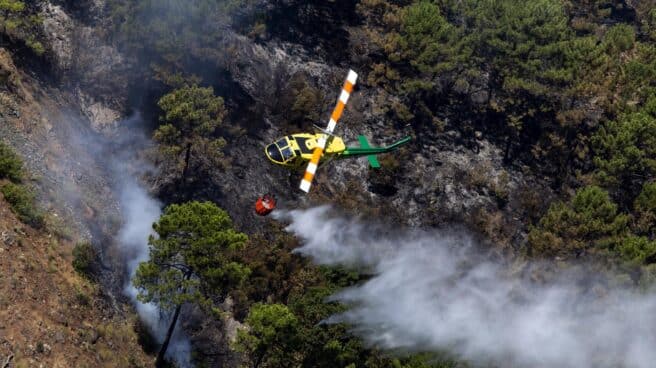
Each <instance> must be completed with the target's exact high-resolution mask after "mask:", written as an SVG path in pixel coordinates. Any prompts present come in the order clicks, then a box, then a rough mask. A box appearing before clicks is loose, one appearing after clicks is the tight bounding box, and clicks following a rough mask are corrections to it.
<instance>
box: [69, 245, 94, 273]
mask: <svg viewBox="0 0 656 368" xmlns="http://www.w3.org/2000/svg"><path fill="white" fill-rule="evenodd" d="M95 261H96V250H95V249H94V248H93V245H91V243H89V242H83V243H77V244H75V247H74V248H73V269H75V271H77V272H78V273H79V274H80V275H82V276H89V275H90V274H91V270H92V267H93V264H94V262H95Z"/></svg>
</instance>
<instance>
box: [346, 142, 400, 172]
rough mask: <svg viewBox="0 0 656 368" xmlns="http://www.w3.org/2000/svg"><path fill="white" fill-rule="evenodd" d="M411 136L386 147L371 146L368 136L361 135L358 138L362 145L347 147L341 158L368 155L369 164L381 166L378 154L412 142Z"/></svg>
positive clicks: (375, 166) (374, 166) (376, 166)
mask: <svg viewBox="0 0 656 368" xmlns="http://www.w3.org/2000/svg"><path fill="white" fill-rule="evenodd" d="M411 139H412V138H411V137H405V138H403V139H401V140H399V141H397V142H394V143H393V144H391V145H389V146H386V147H371V146H370V145H369V142H368V141H367V138H365V137H364V136H362V135H360V136H358V140H359V141H360V147H347V148H346V150H345V151H344V152H342V154H341V155H340V158H346V157H353V156H367V159H368V160H369V165H370V166H371V167H373V168H375V169H377V168H380V163H379V162H378V159H377V158H376V155H378V154H381V153H388V152H392V151H395V150H397V149H398V148H399V147H401V146H403V145H404V144H407V143H408V142H410V140H411Z"/></svg>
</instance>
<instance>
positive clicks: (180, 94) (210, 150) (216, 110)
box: [153, 85, 226, 180]
mask: <svg viewBox="0 0 656 368" xmlns="http://www.w3.org/2000/svg"><path fill="white" fill-rule="evenodd" d="M158 105H159V107H160V108H161V109H162V111H163V113H164V114H163V115H162V116H161V117H160V120H161V121H162V125H160V127H159V128H157V130H156V131H155V133H154V135H153V138H154V139H155V141H157V142H158V143H160V146H161V147H160V148H161V152H162V153H163V154H164V155H165V157H167V159H168V160H170V161H171V162H172V163H173V164H175V165H176V166H177V167H180V168H181V171H182V178H183V180H184V179H186V177H187V175H188V173H189V168H190V164H195V166H194V167H193V169H194V173H195V174H196V175H202V174H203V173H204V172H203V170H208V169H210V168H211V167H214V166H217V165H221V164H222V162H221V159H222V158H223V155H222V153H221V148H223V146H224V145H225V141H224V140H223V139H222V138H216V136H215V135H216V133H217V129H218V128H219V126H220V125H221V123H222V122H223V118H224V117H225V115H226V111H225V107H224V103H223V99H222V98H221V97H217V96H215V95H214V90H213V89H212V88H211V87H208V88H203V87H199V86H197V85H192V86H185V87H182V88H179V89H176V90H174V91H172V92H171V93H169V94H167V95H165V96H163V97H162V98H161V99H160V100H159V103H158ZM199 170H200V171H201V172H199Z"/></svg>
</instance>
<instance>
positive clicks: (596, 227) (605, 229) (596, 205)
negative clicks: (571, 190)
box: [528, 186, 630, 257]
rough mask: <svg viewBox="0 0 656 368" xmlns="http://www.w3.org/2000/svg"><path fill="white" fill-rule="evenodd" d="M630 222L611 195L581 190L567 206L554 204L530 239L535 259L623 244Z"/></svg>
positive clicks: (589, 188) (600, 191)
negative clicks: (536, 257)
mask: <svg viewBox="0 0 656 368" xmlns="http://www.w3.org/2000/svg"><path fill="white" fill-rule="evenodd" d="M629 220H630V218H629V216H627V215H626V214H623V213H620V212H619V211H618V208H617V205H616V204H615V203H613V201H612V200H611V199H610V196H609V195H608V192H606V191H604V190H603V189H601V188H599V187H596V186H590V187H585V188H581V189H579V190H578V191H577V192H576V195H575V196H574V198H572V200H571V201H570V202H568V203H563V202H558V203H555V204H553V205H552V206H551V207H550V208H549V211H548V212H547V214H546V215H545V216H544V217H543V218H542V219H541V220H540V223H539V225H538V226H537V227H535V228H533V229H532V230H531V232H530V233H529V237H528V239H529V243H530V244H531V250H532V252H533V254H534V255H536V256H562V257H571V256H579V255H581V254H583V253H584V252H586V251H595V250H601V249H607V248H613V247H614V246H615V245H617V244H618V243H620V242H621V240H622V238H623V237H624V236H625V235H626V234H627V233H628V223H629Z"/></svg>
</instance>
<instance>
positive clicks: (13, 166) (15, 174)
mask: <svg viewBox="0 0 656 368" xmlns="http://www.w3.org/2000/svg"><path fill="white" fill-rule="evenodd" d="M22 178H23V162H22V160H21V159H20V157H18V155H17V154H16V153H15V152H14V151H13V150H12V149H11V148H10V147H9V146H7V145H6V144H4V143H2V142H0V179H9V180H11V181H14V182H19V181H21V179H22Z"/></svg>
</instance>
